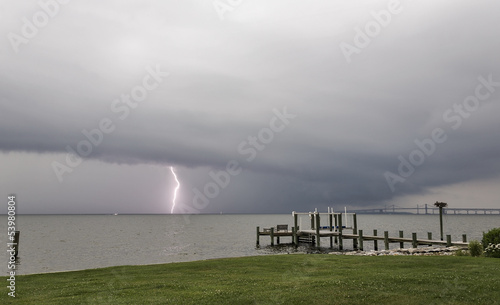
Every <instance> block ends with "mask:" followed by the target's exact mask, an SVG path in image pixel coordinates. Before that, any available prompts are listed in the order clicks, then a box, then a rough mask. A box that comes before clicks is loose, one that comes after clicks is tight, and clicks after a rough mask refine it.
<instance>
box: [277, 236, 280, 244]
mask: <svg viewBox="0 0 500 305" xmlns="http://www.w3.org/2000/svg"><path fill="white" fill-rule="evenodd" d="M276 244H277V245H279V244H280V237H279V236H276Z"/></svg>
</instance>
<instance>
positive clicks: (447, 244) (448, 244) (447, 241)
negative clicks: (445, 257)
mask: <svg viewBox="0 0 500 305" xmlns="http://www.w3.org/2000/svg"><path fill="white" fill-rule="evenodd" d="M446 247H451V235H446Z"/></svg>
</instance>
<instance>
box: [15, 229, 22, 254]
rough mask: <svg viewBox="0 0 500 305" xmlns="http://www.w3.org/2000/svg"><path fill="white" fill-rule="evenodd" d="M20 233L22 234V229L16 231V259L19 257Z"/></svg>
mask: <svg viewBox="0 0 500 305" xmlns="http://www.w3.org/2000/svg"><path fill="white" fill-rule="evenodd" d="M19 234H21V232H20V231H15V233H14V241H13V243H14V244H15V247H16V252H15V253H14V257H15V258H16V259H17V255H18V254H19Z"/></svg>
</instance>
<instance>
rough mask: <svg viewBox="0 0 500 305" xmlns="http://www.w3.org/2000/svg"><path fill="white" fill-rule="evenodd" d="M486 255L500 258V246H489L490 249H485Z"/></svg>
mask: <svg viewBox="0 0 500 305" xmlns="http://www.w3.org/2000/svg"><path fill="white" fill-rule="evenodd" d="M484 255H486V256H488V257H496V258H500V244H496V245H495V244H489V245H488V247H486V248H485V249H484Z"/></svg>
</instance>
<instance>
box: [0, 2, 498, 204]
mask: <svg viewBox="0 0 500 305" xmlns="http://www.w3.org/2000/svg"><path fill="white" fill-rule="evenodd" d="M43 3H49V4H50V5H47V6H46V7H42V6H41V5H40V4H38V3H36V2H28V1H25V2H18V1H2V2H1V3H0V12H1V13H0V14H1V15H0V30H1V31H0V36H1V37H2V41H3V43H1V44H0V149H1V151H2V152H1V153H0V164H1V168H0V182H1V185H0V193H1V194H2V196H3V198H5V201H7V199H6V198H7V195H8V194H11V193H14V194H16V195H17V198H18V212H19V213H115V212H117V213H170V212H171V209H172V200H173V196H174V189H175V187H176V182H175V180H174V178H173V175H172V173H171V171H170V166H173V167H174V169H175V173H176V174H177V177H178V179H179V181H180V183H181V186H180V188H179V191H178V194H177V199H176V207H175V208H174V213H183V212H190V213H213V212H217V213H218V212H219V211H223V212H227V213H229V212H244V213H288V212H291V211H292V210H296V211H308V210H312V209H314V208H315V207H318V208H320V209H323V210H326V207H327V206H333V207H334V208H336V209H341V208H343V207H344V206H350V207H358V208H361V207H372V206H383V205H392V204H395V205H398V206H412V207H414V206H416V205H417V204H420V205H422V204H425V203H429V204H431V203H433V202H435V201H436V200H438V201H445V202H448V203H449V205H450V207H468V206H471V207H495V208H498V207H500V204H499V199H498V198H499V197H500V189H499V187H498V185H499V183H500V175H499V173H500V143H499V141H498V139H499V138H498V134H499V130H500V121H499V120H498V114H499V113H500V112H499V110H500V60H499V59H498V54H500V36H499V35H498V29H499V28H500V19H499V18H498V13H497V12H498V11H499V10H500V3H498V2H497V1H481V2H473V1H439V3H436V1H400V2H398V1H284V0H283V1H259V0H252V1H249V0H248V1H244V0H243V1H239V2H238V1H227V0H216V1H77V0H73V1H68V3H64V1H61V3H60V2H58V1H56V0H54V1H47V2H43ZM4 206H6V204H5V205H4ZM5 210H6V209H5Z"/></svg>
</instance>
